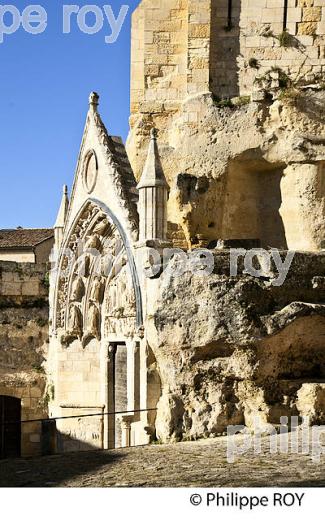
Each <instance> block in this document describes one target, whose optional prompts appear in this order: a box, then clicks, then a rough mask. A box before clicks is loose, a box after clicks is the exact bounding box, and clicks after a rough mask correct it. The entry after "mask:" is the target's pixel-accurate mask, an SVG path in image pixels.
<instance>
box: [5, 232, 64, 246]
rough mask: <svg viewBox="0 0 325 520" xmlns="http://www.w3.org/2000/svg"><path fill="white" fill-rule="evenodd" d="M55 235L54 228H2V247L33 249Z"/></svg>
mask: <svg viewBox="0 0 325 520" xmlns="http://www.w3.org/2000/svg"><path fill="white" fill-rule="evenodd" d="M53 237H54V231H53V229H22V228H18V229H0V249H33V248H34V247H35V246H37V245H38V244H41V243H42V242H44V241H45V240H49V239H50V238H53Z"/></svg>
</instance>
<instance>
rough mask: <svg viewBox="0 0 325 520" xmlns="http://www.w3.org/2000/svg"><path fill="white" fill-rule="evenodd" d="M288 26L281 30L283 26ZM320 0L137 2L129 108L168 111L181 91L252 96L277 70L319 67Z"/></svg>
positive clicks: (322, 37)
mask: <svg viewBox="0 0 325 520" xmlns="http://www.w3.org/2000/svg"><path fill="white" fill-rule="evenodd" d="M285 28H286V31H284V29H285ZM324 49H325V6H324V2H323V0H289V1H288V8H287V11H285V8H284V2H283V0H259V1H258V2H256V1H255V0H233V1H232V9H231V11H229V1H228V0H160V1H157V2H152V1H151V0H143V1H142V2H141V3H140V5H139V7H138V8H137V9H136V10H135V12H134V14H133V26H132V58H131V61H132V84H131V113H132V114H136V113H137V112H138V111H139V110H140V111H144V112H146V111H147V112H151V113H153V112H159V113H160V112H163V111H171V112H173V111H174V110H175V109H177V107H178V104H179V102H180V101H182V100H184V99H185V98H186V97H187V96H189V95H190V96H191V95H195V94H198V93H202V92H207V91H211V92H212V93H213V94H214V95H215V96H217V97H220V98H224V97H234V96H241V95H250V94H251V93H252V91H253V90H254V88H255V78H256V77H259V76H263V75H264V74H265V73H266V72H267V71H269V70H270V69H272V68H279V67H280V68H281V69H283V71H285V73H288V74H289V75H291V76H292V77H293V78H295V79H296V80H297V79H299V78H301V79H306V75H307V79H308V78H309V79H310V78H312V77H315V76H322V77H323V75H324V72H325V54H324V52H325V51H324Z"/></svg>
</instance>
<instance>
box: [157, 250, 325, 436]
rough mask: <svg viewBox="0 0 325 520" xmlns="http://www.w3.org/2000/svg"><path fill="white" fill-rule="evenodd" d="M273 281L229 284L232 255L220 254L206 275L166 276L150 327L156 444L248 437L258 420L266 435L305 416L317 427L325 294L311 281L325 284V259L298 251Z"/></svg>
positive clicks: (240, 279) (324, 366) (244, 278)
mask: <svg viewBox="0 0 325 520" xmlns="http://www.w3.org/2000/svg"><path fill="white" fill-rule="evenodd" d="M227 271H228V275H227ZM274 274H275V273H274V272H273V273H271V275H270V274H268V275H266V276H265V278H264V279H257V278H252V277H251V276H248V275H245V274H244V273H243V271H241V273H240V274H239V275H238V276H237V277H233V278H230V277H229V253H226V252H219V253H215V270H214V273H213V274H212V275H211V276H209V277H204V276H203V277H201V276H198V275H197V274H189V273H187V274H185V275H184V276H182V277H178V278H175V277H174V276H170V275H168V274H166V273H165V274H163V275H162V277H161V283H160V289H159V294H158V295H157V296H158V297H157V300H156V304H155V303H153V308H152V313H151V316H150V317H149V318H148V323H147V327H148V337H149V341H150V346H151V348H152V349H153V353H154V355H155V357H156V359H157V365H158V367H159V374H160V378H161V385H162V397H161V398H160V401H159V403H158V413H157V420H156V433H157V437H158V438H159V439H160V440H162V441H164V442H166V441H170V440H181V439H196V438H199V437H207V436H210V435H217V434H220V433H222V432H224V431H225V429H226V427H227V425H229V424H242V425H246V426H248V427H249V428H252V429H254V420H255V418H256V417H258V419H259V421H260V422H261V425H263V424H264V426H265V427H266V425H267V424H280V417H281V416H282V415H283V416H287V417H291V416H298V415H300V416H302V415H304V413H306V415H307V416H310V417H311V420H312V421H313V422H314V423H321V421H322V419H323V399H324V390H323V386H324V385H323V384H319V383H322V382H323V381H324V378H325V359H324V337H325V306H324V304H323V302H324V297H325V293H324V289H319V290H315V289H313V283H314V282H313V280H314V278H315V277H318V279H319V278H324V276H325V255H323V254H322V255H316V254H315V255H314V254H298V253H297V254H296V256H295V258H294V260H293V263H292V266H291V269H290V271H289V276H288V277H287V280H286V282H285V283H284V285H283V286H282V287H275V286H273V285H271V283H270V282H271V281H272V278H273V276H274ZM185 302H186V303H185ZM184 303H185V304H184Z"/></svg>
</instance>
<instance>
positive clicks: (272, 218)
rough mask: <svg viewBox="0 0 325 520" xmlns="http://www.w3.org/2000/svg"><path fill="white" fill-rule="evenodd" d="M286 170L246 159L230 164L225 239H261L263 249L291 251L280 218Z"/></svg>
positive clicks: (224, 222)
mask: <svg viewBox="0 0 325 520" xmlns="http://www.w3.org/2000/svg"><path fill="white" fill-rule="evenodd" d="M282 176H283V167H282V166H280V165H270V164H268V163H267V162H266V161H264V160H261V159H256V160H254V159H252V158H251V159H247V160H245V158H244V157H241V158H240V159H238V160H236V161H233V162H231V163H230V165H229V168H228V172H227V183H226V190H225V196H224V214H223V224H222V237H223V238H224V239H227V240H229V239H259V240H260V241H261V246H262V247H277V248H279V249H287V240H286V233H285V227H284V223H283V220H282V217H281V215H280V211H279V210H280V208H281V204H282V194H281V179H282Z"/></svg>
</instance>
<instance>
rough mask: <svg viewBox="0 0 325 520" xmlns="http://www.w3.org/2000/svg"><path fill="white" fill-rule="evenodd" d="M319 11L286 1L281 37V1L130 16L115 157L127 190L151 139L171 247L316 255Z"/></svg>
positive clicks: (145, 6) (316, 1)
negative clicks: (121, 153) (126, 164)
mask: <svg viewBox="0 0 325 520" xmlns="http://www.w3.org/2000/svg"><path fill="white" fill-rule="evenodd" d="M324 9H325V6H323V5H322V0H308V1H307V0H306V1H302V0H289V2H288V12H287V22H286V26H287V28H288V31H287V32H284V31H283V27H284V3H283V2H282V0H261V2H258V3H257V6H256V2H255V1H251V0H241V1H239V0H233V2H232V12H231V20H229V19H228V1H227V0H220V1H218V2H217V1H212V0H209V1H208V0H191V1H187V0H183V1H181V0H174V1H173V2H172V1H171V0H169V1H168V2H163V1H161V2H151V1H149V0H143V1H142V2H141V3H140V5H139V7H138V9H136V11H135V13H134V15H133V33H132V49H133V51H132V80H131V98H132V103H131V118H130V133H129V136H128V142H127V151H128V156H129V158H130V162H131V165H132V168H133V170H134V173H135V176H136V177H137V179H139V178H140V176H141V174H142V171H143V167H144V162H145V158H146V155H147V150H148V143H149V135H150V129H151V128H152V126H155V127H156V128H157V129H158V144H159V150H160V155H161V161H162V166H163V169H164V173H165V176H166V179H167V181H168V183H169V186H170V197H169V201H168V221H169V222H168V229H169V238H170V239H171V240H172V241H173V243H174V245H177V246H179V245H180V246H182V247H192V245H197V244H199V245H205V246H206V245H208V244H209V242H210V241H212V240H216V239H219V238H222V239H230V238H231V239H241V238H254V239H260V240H261V243H262V244H263V246H265V245H266V246H271V247H278V246H279V247H284V248H286V247H289V248H293V249H299V250H319V249H320V248H321V244H322V243H323V240H324V236H323V235H324V186H323V182H322V181H321V179H322V171H323V161H324V159H325V154H324V146H323V143H324V137H323V136H324V135H325V130H324V113H325V108H324V107H325V103H324V99H325V97H324V91H323V90H324V80H323V74H324V67H325V61H324V59H325V58H324V48H325V36H324ZM162 41H164V44H162ZM176 42H177V43H176ZM226 98H227V99H226ZM228 98H231V99H228ZM266 194H267V195H266ZM301 229H303V230H304V233H301Z"/></svg>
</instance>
